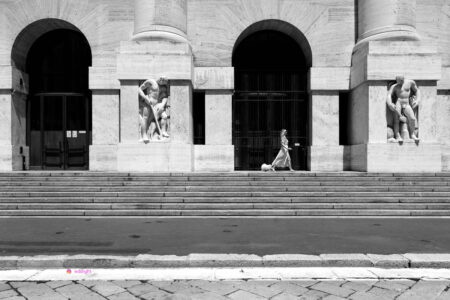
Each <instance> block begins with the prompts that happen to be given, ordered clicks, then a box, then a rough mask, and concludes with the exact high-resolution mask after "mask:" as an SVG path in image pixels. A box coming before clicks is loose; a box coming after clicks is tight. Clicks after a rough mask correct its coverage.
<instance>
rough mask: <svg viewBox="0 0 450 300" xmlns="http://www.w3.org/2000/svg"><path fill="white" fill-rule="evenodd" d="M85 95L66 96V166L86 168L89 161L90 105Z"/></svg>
mask: <svg viewBox="0 0 450 300" xmlns="http://www.w3.org/2000/svg"><path fill="white" fill-rule="evenodd" d="M87 104H88V103H87V99H86V98H84V97H75V96H68V97H66V120H67V126H66V149H65V154H66V165H67V166H66V167H67V168H70V169H79V168H85V167H86V166H87V163H88V148H89V128H88V125H89V124H88V105H87Z"/></svg>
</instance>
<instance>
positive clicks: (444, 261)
mask: <svg viewBox="0 0 450 300" xmlns="http://www.w3.org/2000/svg"><path fill="white" fill-rule="evenodd" d="M206 267H208V268H239V267H245V268H249V267H259V268H289V267H296V268H299V267H303V268H304V267H365V268H379V269H386V270H389V269H406V270H407V269H420V268H424V269H426V268H428V269H442V268H446V269H449V270H450V253H440V254H438V253H405V254H370V253H369V254H362V253H338V254H321V255H308V254H269V255H264V256H259V255H255V254H233V253H226V254H225V253H191V254H189V255H185V256H177V255H152V254H139V255H135V256H123V255H87V254H75V255H68V254H62V255H35V256H0V270H15V269H24V270H26V269H46V268H109V269H114V268H122V269H127V268H136V269H139V268H206Z"/></svg>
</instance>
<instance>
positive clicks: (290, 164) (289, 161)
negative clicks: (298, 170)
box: [288, 157, 295, 172]
mask: <svg viewBox="0 0 450 300" xmlns="http://www.w3.org/2000/svg"><path fill="white" fill-rule="evenodd" d="M288 164H289V171H291V172H292V171H295V170H294V169H292V162H291V157H288Z"/></svg>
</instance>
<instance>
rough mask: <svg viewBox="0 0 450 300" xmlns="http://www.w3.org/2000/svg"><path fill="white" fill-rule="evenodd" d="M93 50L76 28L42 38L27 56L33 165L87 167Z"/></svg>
mask: <svg viewBox="0 0 450 300" xmlns="http://www.w3.org/2000/svg"><path fill="white" fill-rule="evenodd" d="M91 60H92V58H91V50H90V46H89V44H88V42H87V40H86V38H85V37H84V35H83V34H82V33H81V32H79V31H76V30H71V29H56V30H51V31H49V32H47V33H45V34H43V35H42V36H40V37H39V38H38V39H37V40H36V41H35V42H34V43H33V44H32V46H31V48H30V50H29V52H28V55H27V57H26V66H25V70H26V72H27V73H28V75H29V96H28V101H27V121H28V122H27V124H28V128H27V144H28V145H29V147H30V169H63V170H65V169H88V162H89V145H90V144H91V128H92V125H91V96H90V92H89V79H88V78H89V77H88V74H89V66H90V65H91Z"/></svg>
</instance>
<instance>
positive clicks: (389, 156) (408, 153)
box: [346, 0, 442, 172]
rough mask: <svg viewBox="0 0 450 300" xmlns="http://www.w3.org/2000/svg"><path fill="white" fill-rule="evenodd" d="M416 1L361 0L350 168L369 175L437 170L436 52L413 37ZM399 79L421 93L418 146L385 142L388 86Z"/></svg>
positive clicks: (353, 70) (438, 70)
mask: <svg viewBox="0 0 450 300" xmlns="http://www.w3.org/2000/svg"><path fill="white" fill-rule="evenodd" d="M415 9H416V1H410V0H359V2H358V12H359V15H358V27H359V37H358V43H357V44H356V46H355V49H354V51H353V57H352V68H351V82H350V88H351V97H350V98H351V99H350V112H349V118H350V124H351V129H350V136H349V140H350V144H351V146H349V147H347V148H346V153H349V156H350V168H351V169H352V170H356V171H369V172H437V171H441V169H442V167H441V150H440V146H439V145H438V144H437V143H436V130H435V127H434V126H435V125H433V122H434V121H432V120H436V118H435V117H436V114H435V109H436V106H435V105H434V103H435V102H436V84H437V81H438V80H439V79H440V76H441V74H440V73H441V63H440V57H439V52H438V50H437V49H436V47H434V46H433V45H428V44H425V43H422V42H421V41H420V40H419V37H418V35H417V33H416V28H415V23H416V11H415ZM398 75H403V76H405V78H407V79H412V80H415V81H416V83H417V84H418V86H419V89H421V91H422V92H423V95H422V99H421V103H420V106H419V137H420V143H418V144H415V143H413V142H405V143H402V144H400V143H388V141H387V120H386V111H387V108H386V98H387V93H388V83H389V82H391V81H393V80H395V77H396V76H398Z"/></svg>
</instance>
